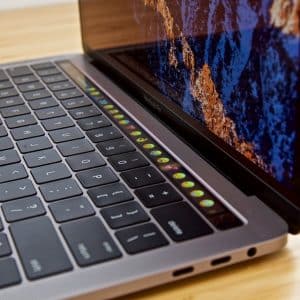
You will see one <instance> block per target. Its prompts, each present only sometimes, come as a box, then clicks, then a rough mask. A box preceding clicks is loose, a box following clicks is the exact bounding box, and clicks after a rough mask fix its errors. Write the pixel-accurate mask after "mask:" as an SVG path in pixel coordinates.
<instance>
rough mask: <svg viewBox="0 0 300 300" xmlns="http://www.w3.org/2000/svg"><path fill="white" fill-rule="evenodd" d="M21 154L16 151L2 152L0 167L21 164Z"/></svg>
mask: <svg viewBox="0 0 300 300" xmlns="http://www.w3.org/2000/svg"><path fill="white" fill-rule="evenodd" d="M20 161H21V160H20V157H19V154H18V152H17V151H16V150H6V151H1V152H0V167H2V166H6V165H11V164H15V163H18V162H20Z"/></svg>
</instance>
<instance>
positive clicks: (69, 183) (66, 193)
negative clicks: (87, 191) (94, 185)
mask: <svg viewBox="0 0 300 300" xmlns="http://www.w3.org/2000/svg"><path fill="white" fill-rule="evenodd" d="M40 191H41V193H42V195H43V197H44V199H45V200H46V201H47V202H52V201H57V200H61V199H65V198H71V197H75V196H80V195H82V190H81V189H80V187H79V185H78V184H77V183H76V181H75V180H73V179H65V180H60V181H56V182H50V183H47V184H43V185H41V186H40Z"/></svg>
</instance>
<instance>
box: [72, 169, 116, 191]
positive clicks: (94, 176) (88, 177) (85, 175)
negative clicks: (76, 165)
mask: <svg viewBox="0 0 300 300" xmlns="http://www.w3.org/2000/svg"><path fill="white" fill-rule="evenodd" d="M76 176H77V177H78V179H79V181H80V182H81V184H82V185H83V186H84V187H85V188H90V187H94V186H98V185H104V184H108V183H113V182H116V181H119V179H118V177H117V176H116V175H115V174H114V173H113V171H112V170H111V169H110V168H108V167H101V168H97V169H92V170H87V171H82V172H80V173H78V174H77V175H76Z"/></svg>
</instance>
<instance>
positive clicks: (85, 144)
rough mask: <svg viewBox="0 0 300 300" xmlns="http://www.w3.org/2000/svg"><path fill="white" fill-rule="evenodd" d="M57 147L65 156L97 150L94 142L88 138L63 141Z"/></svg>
mask: <svg viewBox="0 0 300 300" xmlns="http://www.w3.org/2000/svg"><path fill="white" fill-rule="evenodd" d="M57 147H58V150H59V151H60V153H61V154H62V155H63V156H72V155H76V154H82V153H87V152H91V151H94V150H95V149H94V147H93V146H92V144H91V143H90V142H89V141H88V140H87V139H81V140H75V141H71V142H66V143H61V144H59V145H58V146H57Z"/></svg>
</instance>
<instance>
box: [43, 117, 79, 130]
mask: <svg viewBox="0 0 300 300" xmlns="http://www.w3.org/2000/svg"><path fill="white" fill-rule="evenodd" d="M42 125H43V126H44V128H45V129H46V130H47V131H52V130H57V129H63V128H68V127H72V126H75V124H74V122H73V121H72V120H71V119H70V118H69V117H58V118H54V119H48V120H44V121H42Z"/></svg>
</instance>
